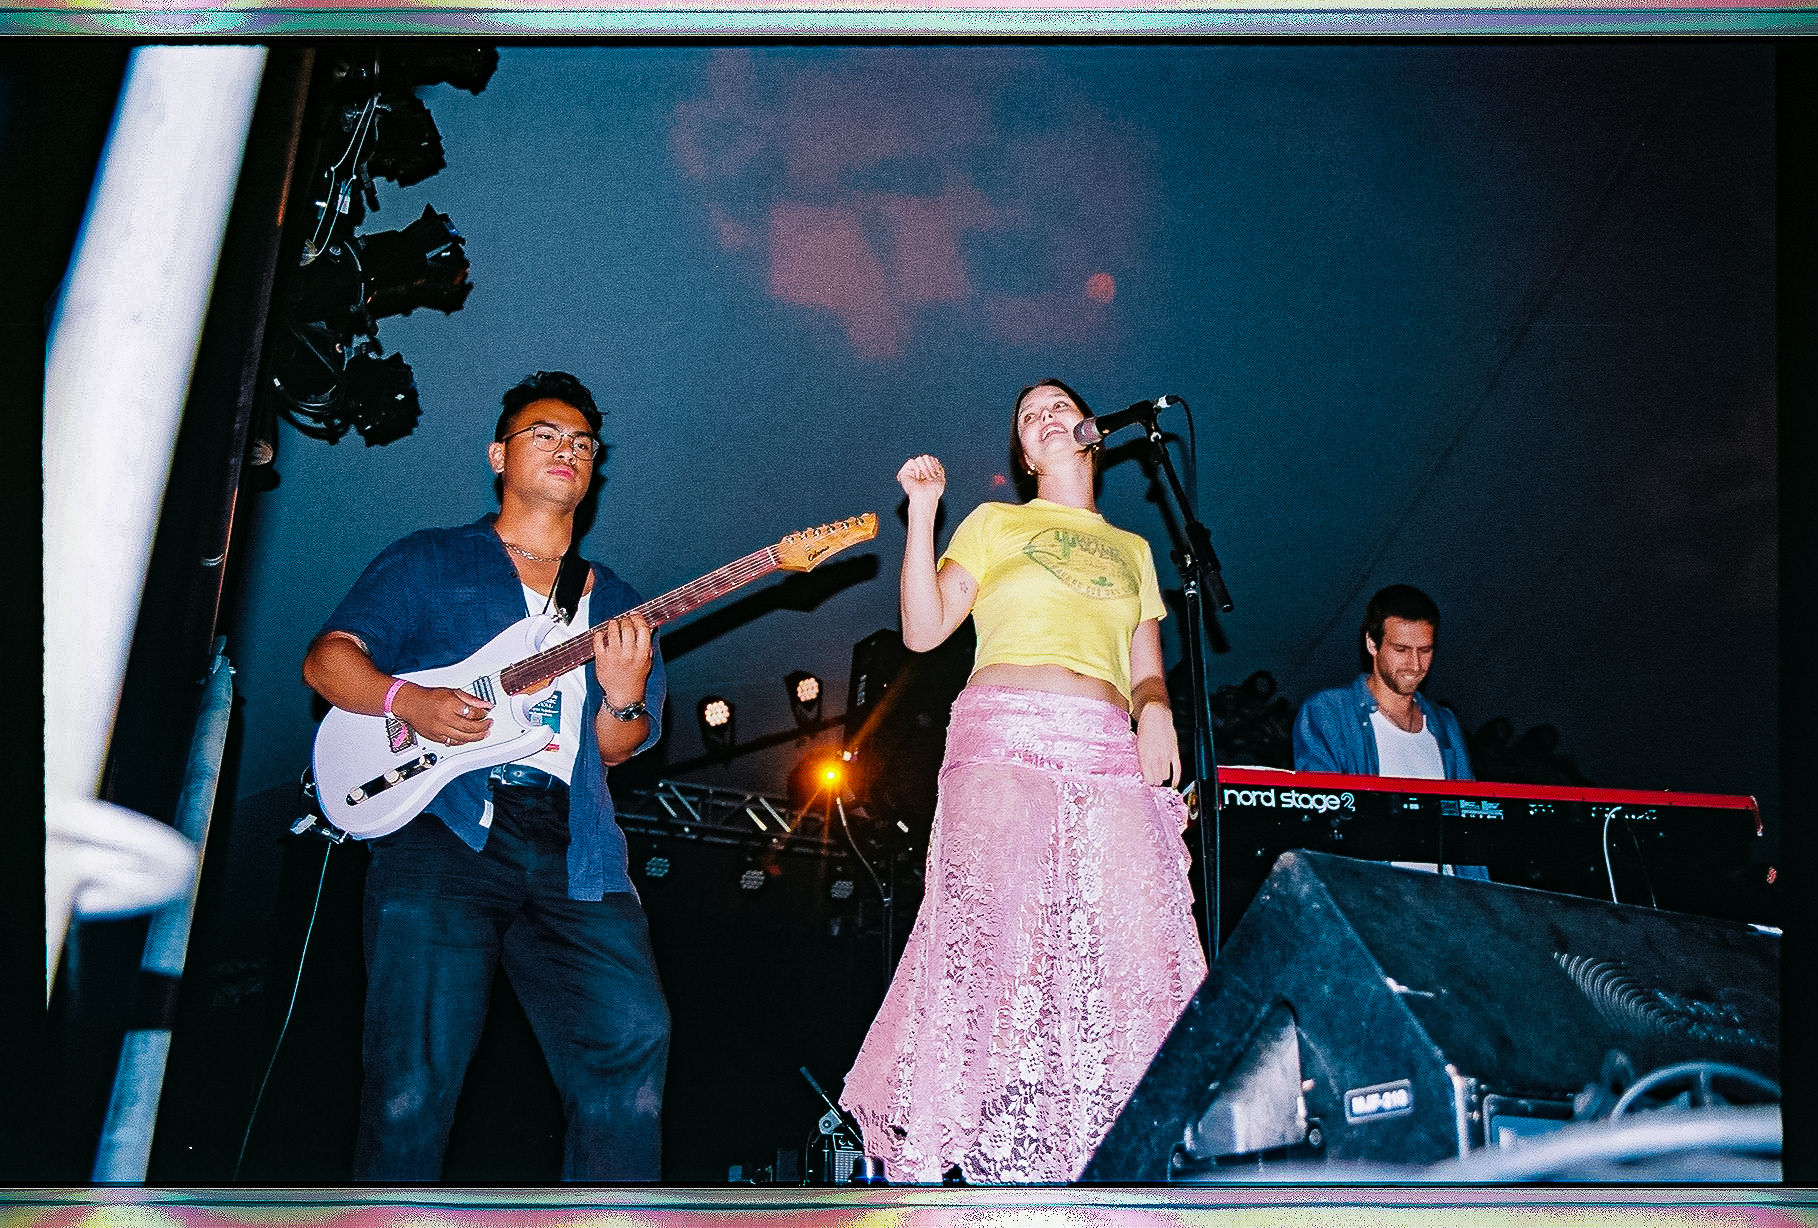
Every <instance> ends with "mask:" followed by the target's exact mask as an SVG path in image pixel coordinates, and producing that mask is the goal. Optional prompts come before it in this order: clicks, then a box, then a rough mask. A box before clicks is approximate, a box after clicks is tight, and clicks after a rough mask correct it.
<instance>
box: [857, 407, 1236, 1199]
mask: <svg viewBox="0 0 1818 1228" xmlns="http://www.w3.org/2000/svg"><path fill="white" fill-rule="evenodd" d="M1090 415H1091V410H1090V409H1088V408H1087V406H1086V403H1085V402H1084V401H1083V400H1081V399H1080V397H1079V396H1078V395H1077V394H1076V393H1074V391H1073V390H1072V389H1071V388H1069V387H1067V385H1065V384H1063V383H1062V382H1061V381H1059V380H1053V379H1050V380H1043V381H1042V382H1041V383H1039V384H1035V385H1033V386H1032V387H1029V388H1025V389H1024V390H1023V391H1022V393H1021V394H1020V395H1019V396H1018V397H1017V400H1016V409H1015V412H1014V415H1013V417H1012V420H1011V444H1010V454H1011V459H1012V461H1013V462H1014V463H1016V464H1018V465H1020V466H1021V467H1022V468H1023V469H1024V470H1025V471H1027V472H1028V473H1030V474H1033V475H1034V477H1035V480H1036V497H1035V498H1034V499H1032V500H1030V501H1029V502H1027V503H1023V504H1010V503H986V504H982V505H981V506H979V507H978V508H977V509H976V510H974V511H973V512H972V514H971V515H969V516H967V517H966V519H965V520H964V521H963V522H962V523H961V524H960V526H959V528H958V529H956V530H955V531H954V533H953V539H952V541H951V542H950V543H949V544H948V547H947V551H946V553H945V554H943V555H942V556H941V558H940V562H939V566H938V569H937V566H936V562H935V555H934V517H935V509H936V507H937V506H938V505H939V503H940V498H941V493H942V491H943V490H945V488H946V475H945V473H944V471H943V470H942V468H941V464H940V462H939V461H938V460H936V459H935V458H934V457H932V456H917V457H914V458H912V459H911V460H909V461H908V462H907V463H905V464H904V465H903V467H902V469H901V471H900V472H898V474H897V481H898V482H899V483H901V484H902V487H903V490H904V491H905V492H907V494H908V496H909V543H908V548H907V550H906V551H905V552H904V555H903V577H902V620H903V641H904V643H905V644H906V645H907V646H908V647H909V648H910V649H912V650H914V651H917V652H926V651H928V650H929V649H931V648H933V647H935V646H936V645H937V644H939V643H941V642H942V641H943V640H945V639H946V638H947V637H948V636H949V635H951V634H952V633H953V631H954V629H955V628H956V627H958V626H959V624H960V623H961V622H962V621H963V620H964V619H965V617H966V615H967V614H971V615H972V616H973V619H974V623H975V625H976V627H977V630H978V654H977V658H976V662H975V665H974V670H973V673H972V676H971V679H970V680H969V681H968V683H967V685H966V689H965V690H963V691H962V692H960V695H959V698H958V699H956V700H955V701H954V704H953V719H952V722H951V724H950V726H949V728H948V731H947V752H946V756H945V759H944V760H943V762H942V764H941V775H940V797H939V803H938V805H937V807H936V813H935V819H934V828H933V833H932V836H931V838H930V841H929V846H928V874H927V894H926V897H925V898H924V900H923V903H922V907H921V911H920V913H919V914H918V915H917V916H916V919H915V928H914V930H913V932H912V933H911V934H910V936H909V945H908V947H907V949H906V950H905V951H904V952H903V959H902V963H901V964H900V965H899V966H898V967H897V970H896V977H895V979H894V981H893V982H892V983H891V986H890V992H889V993H888V995H887V996H886V997H885V999H884V1005H883V1007H882V1009H881V1010H880V1011H879V1012H878V1016H877V1019H876V1020H875V1021H874V1022H873V1023H872V1025H871V1031H870V1032H869V1034H868V1035H867V1036H866V1038H865V1043H864V1046H863V1047H862V1048H861V1049H860V1050H859V1055H858V1060H857V1061H856V1062H855V1063H854V1064H853V1068H852V1070H851V1072H850V1073H849V1074H848V1075H847V1076H846V1084H845V1090H844V1092H843V1093H842V1097H841V1099H842V1101H843V1103H844V1104H845V1105H846V1107H847V1108H849V1109H850V1110H851V1111H852V1112H853V1114H854V1115H855V1116H856V1117H857V1118H858V1119H859V1122H860V1124H861V1125H862V1127H863V1128H864V1133H865V1149H866V1151H867V1152H868V1153H869V1154H871V1155H874V1156H878V1157H881V1158H882V1159H883V1160H884V1161H885V1162H886V1164H887V1168H888V1175H889V1177H890V1179H891V1180H893V1181H909V1182H935V1181H939V1180H941V1178H942V1176H943V1175H944V1174H945V1173H946V1172H947V1171H948V1170H950V1169H951V1168H953V1167H955V1166H958V1168H959V1170H960V1173H961V1175H962V1176H963V1177H964V1178H965V1180H967V1181H968V1182H974V1183H981V1182H1065V1181H1071V1180H1073V1179H1074V1178H1075V1177H1077V1176H1078V1175H1079V1173H1080V1170H1081V1169H1082V1168H1084V1167H1085V1164H1086V1161H1087V1160H1088V1159H1090V1158H1091V1156H1092V1152H1093V1150H1094V1149H1095V1148H1096V1147H1097V1146H1098V1144H1099V1142H1100V1140H1101V1139H1103V1138H1104V1136H1105V1134H1106V1132H1107V1131H1108V1130H1109V1129H1110V1128H1111V1124H1112V1122H1113V1121H1114V1120H1116V1117H1117V1114H1118V1112H1119V1111H1120V1110H1121V1109H1122V1108H1123V1104H1124V1101H1125V1100H1126V1099H1127V1098H1128V1097H1129V1094H1130V1092H1131V1091H1132V1090H1133V1089H1134V1088H1135V1086H1136V1084H1137V1081H1138V1080H1139V1079H1141V1077H1142V1075H1143V1072H1144V1070H1146V1069H1147V1068H1148V1065H1149V1062H1150V1060H1151V1059H1152V1058H1153V1057H1154V1056H1155V1053H1156V1050H1157V1049H1159V1048H1160V1047H1161V1043H1162V1041H1163V1040H1164V1039H1165V1038H1166V1037H1167V1034H1168V1030H1169V1028H1170V1027H1172V1026H1173V1024H1174V1021H1175V1019H1176V1017H1177V1016H1178V1015H1179V1014H1180V1012H1181V1011H1182V1010H1183V1009H1184V1008H1185V1007H1186V1005H1187V1003H1188V1001H1189V1000H1190V999H1191V998H1192V996H1193V994H1194V992H1195V991H1196V990H1197V989H1198V988H1199V985H1200V982H1201V981H1202V980H1203V979H1204V977H1205V974H1206V961H1205V956H1204V954H1203V952H1202V951H1201V949H1200V945H1199V939H1198V937H1197V934H1196V932H1195V928H1194V923H1193V917H1192V911H1191V905H1192V897H1191V893H1190V891H1189V889H1188V886H1187V855H1186V848H1185V846H1184V845H1183V843H1182V841H1181V838H1180V833H1181V831H1182V830H1183V829H1184V828H1185V826H1186V817H1187V815H1186V807H1185V804H1184V803H1183V802H1182V801H1181V799H1180V797H1179V795H1178V794H1176V793H1175V792H1174V791H1173V790H1172V789H1170V788H1167V787H1166V786H1167V785H1169V784H1170V783H1172V782H1176V781H1178V779H1179V777H1180V750H1179V746H1178V744H1177V742H1176V739H1175V735H1174V723H1173V719H1172V717H1171V715H1170V713H1169V710H1168V692H1167V687H1166V685H1165V683H1164V681H1163V671H1162V648H1161V631H1160V628H1159V626H1158V623H1159V620H1160V619H1161V618H1162V617H1163V614H1164V610H1163V608H1162V603H1161V593H1160V589H1159V587H1158V586H1157V584H1156V580H1155V565H1154V562H1153V560H1152V559H1151V557H1150V554H1149V547H1148V544H1147V543H1146V542H1144V541H1143V539H1142V538H1140V537H1138V536H1136V535H1135V534H1133V533H1127V532H1125V531H1123V530H1121V529H1117V528H1114V527H1113V526H1112V525H1110V524H1109V523H1108V522H1107V521H1106V520H1105V518H1104V517H1103V516H1101V515H1100V514H1099V513H1098V511H1097V506H1096V501H1095V499H1094V496H1093V476H1094V470H1095V467H1096V452H1097V448H1096V446H1094V447H1092V448H1083V447H1081V445H1080V444H1078V443H1077V442H1076V441H1075V440H1074V437H1073V428H1074V427H1075V426H1076V425H1077V424H1078V423H1079V422H1080V421H1081V420H1083V419H1084V418H1087V417H1089V416H1090ZM1132 716H1134V721H1135V732H1134V733H1132V732H1131V723H1132Z"/></svg>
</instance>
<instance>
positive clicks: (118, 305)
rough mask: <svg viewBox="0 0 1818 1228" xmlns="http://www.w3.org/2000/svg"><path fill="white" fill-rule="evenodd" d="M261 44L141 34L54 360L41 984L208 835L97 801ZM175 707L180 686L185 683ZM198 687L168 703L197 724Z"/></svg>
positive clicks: (47, 475) (169, 889)
mask: <svg viewBox="0 0 1818 1228" xmlns="http://www.w3.org/2000/svg"><path fill="white" fill-rule="evenodd" d="M264 65H265V48H263V47H233V46H204V47H140V48H138V49H136V50H135V51H134V52H133V53H132V56H131V59H130V60H129V61H128V64H127V72H126V80H125V83H124V85H122V87H121V91H120V103H119V106H118V109H117V110H116V112H115V115H114V125H113V130H112V131H111V132H110V133H109V134H108V138H107V148H106V151H105V153H104V154H103V157H102V161H101V169H100V172H99V173H98V175H97V176H96V180H95V187H94V189H93V191H92V192H91V194H90V196H89V204H88V216H87V217H86V218H85V219H84V221H83V224H82V233H81V236H80V237H79V239H78V240H77V244H76V251H75V255H74V257H73V258H72V259H71V261H70V267H69V273H68V275H67V276H66V278H65V280H64V285H63V292H62V296H61V298H60V299H59V300H58V303H57V310H56V316H55V318H54V320H53V322H52V325H51V333H50V344H49V345H48V347H47V349H46V355H45V370H44V800H45V815H44V819H45V832H46V840H45V918H44V919H45V991H46V993H47V994H48V993H49V990H50V981H51V978H52V977H53V976H54V975H55V971H56V966H57V960H58V958H59V955H60V954H61V951H62V947H63V938H64V934H65V931H66V930H67V927H68V924H69V920H70V917H71V914H72V911H73V913H74V915H75V916H78V917H81V916H118V915H123V914H126V913H133V912H143V911H146V910H148V909H151V908H156V907H158V906H159V905H160V904H163V903H165V902H166V901H168V900H171V899H174V898H176V897H177V896H179V895H181V894H183V893H184V892H185V891H187V890H188V888H189V885H190V882H191V879H192V876H193V875H194V873H195V849H194V847H193V846H192V845H191V844H190V843H189V842H188V841H187V840H184V839H183V837H181V836H179V835H178V834H177V833H176V832H174V831H173V830H172V829H171V828H170V827H168V826H167V825H165V824H163V823H158V822H156V821H154V820H151V819H147V818H144V817H143V816H141V815H135V814H133V813H131V812H130V811H126V810H123V809H121V808H119V807H115V806H110V805H108V804H107V803H104V802H100V801H97V800H96V794H97V792H98V791H99V789H100V785H101V767H102V764H103V762H104V760H105V758H106V754H107V749H108V743H109V740H110V739H111V738H112V736H113V727H114V719H115V717H116V715H117V713H118V710H119V705H120V685H121V680H122V677H123V675H124V674H125V672H126V659H127V653H128V651H129V649H130V648H131V647H132V639H133V627H134V624H135V623H136V621H137V618H138V613H139V602H140V599H141V597H142V596H143V594H144V590H145V572H146V566H147V563H148V561H149V559H150V557H151V547H152V537H153V533H154V531H155V529H156V527H157V523H158V515H159V511H160V509H161V507H162V505H163V501H164V491H165V486H166V485H167V484H168V482H169V480H170V466H171V454H172V451H173V449H174V446H175V443H176V437H177V424H178V421H179V419H180V418H181V416H182V411H183V401H184V397H185V395H186V394H187V392H188V388H189V381H190V374H191V371H192V369H193V368H194V366H195V361H196V347H197V344H198V342H199V341H200V339H201V334H202V323H203V318H204V316H205V315H206V313H207V310H208V300H209V294H210V292H211V290H212V288H213V285H214V278H215V266H216V264H217V263H218V261H219V260H220V254H221V242H222V237H223V235H224V234H225V232H226V229H227V216H228V211H229V207H230V206H231V205H232V203H233V194H234V186H235V184H236V182H237V181H238V179H239V176H240V162H241V158H242V156H243V155H244V153H245V149H246V134H247V131H248V129H249V127H250V126H251V123H252V112H253V104H254V102H255V101H256V100H257V96H258V90H259V78H260V74H261V72H262V71H263V69H264ZM172 698H173V701H175V700H176V697H174V696H173V697H172ZM192 702H193V700H192V699H191V697H188V696H185V697H184V698H183V699H182V701H181V702H173V712H176V711H177V710H178V709H181V713H180V714H181V716H183V717H184V718H187V716H188V714H189V712H190V711H191V704H192Z"/></svg>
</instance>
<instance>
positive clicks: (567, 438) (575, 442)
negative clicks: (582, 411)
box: [499, 424, 600, 460]
mask: <svg viewBox="0 0 1818 1228" xmlns="http://www.w3.org/2000/svg"><path fill="white" fill-rule="evenodd" d="M526 433H528V434H529V436H530V446H531V447H533V448H535V449H536V450H537V451H539V452H554V451H556V450H558V449H559V448H560V447H561V446H562V445H563V444H567V445H568V448H569V450H570V451H572V452H573V453H574V454H575V455H576V456H578V457H579V458H580V459H582V460H592V459H593V456H594V453H596V452H598V451H599V450H600V441H599V440H598V439H597V438H595V437H594V436H592V435H587V434H577V433H575V432H574V431H558V430H556V428H555V427H553V426H548V425H544V424H539V425H537V426H527V427H525V428H524V429H523V430H521V431H513V432H512V433H511V434H510V435H507V436H505V438H504V439H501V440H499V442H500V443H504V442H505V440H506V439H512V438H514V437H516V436H518V435H523V434H526Z"/></svg>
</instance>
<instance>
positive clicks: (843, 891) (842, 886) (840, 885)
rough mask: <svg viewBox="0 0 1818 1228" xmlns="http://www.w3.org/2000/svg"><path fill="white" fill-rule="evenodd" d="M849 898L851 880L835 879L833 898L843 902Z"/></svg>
mask: <svg viewBox="0 0 1818 1228" xmlns="http://www.w3.org/2000/svg"><path fill="white" fill-rule="evenodd" d="M851 896H852V880H851V879H849V878H841V879H835V880H834V883H833V898H834V899H836V900H844V899H849V898H851Z"/></svg>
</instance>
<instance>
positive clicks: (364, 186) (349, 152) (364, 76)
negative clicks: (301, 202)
mask: <svg viewBox="0 0 1818 1228" xmlns="http://www.w3.org/2000/svg"><path fill="white" fill-rule="evenodd" d="M498 60H499V56H498V52H497V51H496V50H494V49H493V48H490V47H460V46H457V47H441V46H434V47H409V48H402V49H394V48H390V47H386V48H373V47H364V48H363V49H361V50H352V49H350V50H349V51H347V52H346V53H344V54H342V55H341V56H340V57H339V58H337V59H336V60H335V61H334V63H333V64H332V66H331V67H330V69H329V70H328V71H327V72H326V74H325V75H324V76H323V77H319V78H318V81H319V82H323V83H325V86H326V89H327V91H328V99H329V100H328V103H327V105H326V107H325V108H324V110H325V112H326V115H325V118H324V121H323V129H322V131H321V132H320V134H319V137H318V141H319V146H320V149H321V153H320V155H319V157H318V159H317V163H318V167H319V169H318V170H317V171H316V172H315V173H314V178H313V185H314V186H313V194H312V195H311V196H310V198H309V201H308V203H309V205H310V206H311V208H312V209H313V212H312V213H311V214H310V215H309V216H310V217H311V225H310V231H309V234H308V235H307V236H306V237H305V238H304V239H303V241H302V244H301V251H300V255H299V264H298V270H297V273H296V276H295V279H294V282H293V285H292V293H291V295H290V300H289V306H288V308H287V309H286V310H285V311H283V312H281V313H280V318H279V320H278V322H277V327H276V328H275V329H274V330H273V337H272V343H271V350H270V353H269V356H268V358H269V362H268V376H269V379H270V385H269V387H270V390H271V392H272V393H273V394H274V401H275V404H276V408H277V411H278V412H279V413H281V414H283V416H284V418H285V420H286V421H288V422H289V423H290V424H291V425H292V426H294V427H296V428H297V429H298V430H299V431H302V432H303V433H304V434H305V435H308V436H310V437H311V438H315V439H325V440H327V441H328V442H329V443H335V442H337V441H339V440H340V439H341V437H342V436H343V435H345V434H346V433H347V432H348V431H349V430H353V431H355V432H357V433H358V434H359V436H360V438H361V439H363V440H364V441H365V443H366V445H367V446H368V447H373V446H375V445H378V444H385V443H390V442H392V441H393V440H395V439H401V438H403V437H404V436H405V435H408V434H410V433H411V431H412V430H414V429H415V428H416V424H417V419H418V418H419V417H420V415H421V412H422V410H421V407H420V405H419V404H418V401H417V386H416V380H415V378H414V376H413V375H412V373H411V369H410V366H409V364H407V363H406V362H405V361H404V359H403V357H402V355H399V354H395V353H394V354H391V355H386V354H385V351H384V347H383V346H381V345H380V343H379V332H378V321H379V320H381V319H383V318H385V317H387V316H394V315H408V314H410V313H411V312H412V311H414V310H416V309H417V308H418V307H430V308H434V309H435V310H437V311H440V312H442V313H444V314H448V313H450V312H454V311H458V310H460V308H461V306H462V304H463V303H465V302H466V300H467V295H468V293H469V292H470V291H471V290H472V289H473V286H472V285H471V283H469V282H468V281H467V270H468V260H467V254H466V250H465V241H464V240H463V239H462V237H461V234H460V232H459V231H458V230H456V229H455V227H454V223H453V222H452V221H450V220H449V218H448V215H447V214H444V213H437V212H436V211H435V209H434V207H433V206H428V205H426V206H424V209H423V213H422V216H420V217H418V218H417V219H416V220H415V221H413V222H411V223H410V224H409V225H408V226H405V227H404V228H403V229H401V230H388V231H379V232H376V233H371V234H356V233H354V231H355V228H356V227H358V226H359V225H360V223H361V222H362V221H364V220H365V217H366V213H367V211H368V210H371V211H372V212H375V213H376V212H378V210H379V197H378V192H377V191H376V189H375V187H374V181H375V180H378V179H389V180H391V181H392V182H394V183H396V184H397V185H398V186H400V187H408V186H410V185H411V184H414V183H419V182H421V181H422V180H424V179H427V178H428V177H429V176H431V175H433V174H435V173H436V172H437V171H439V170H441V169H442V168H443V167H444V166H446V165H447V161H446V159H445V158H444V157H443V152H442V138H441V135H440V133H438V132H437V130H436V125H435V121H434V120H433V119H432V118H431V117H430V114H429V108H428V106H426V105H425V104H424V103H423V101H422V100H421V99H420V98H418V97H417V96H416V92H415V91H416V90H418V89H419V88H421V87H423V86H427V85H433V84H437V83H444V82H445V83H447V84H449V85H453V86H455V87H456V88H458V89H464V90H467V91H468V92H469V93H473V94H478V93H479V92H480V91H481V90H482V89H484V88H485V87H486V83H487V81H488V80H489V79H490V78H491V76H492V73H493V70H494V69H495V68H496V67H497V66H498ZM356 338H359V340H356Z"/></svg>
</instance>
